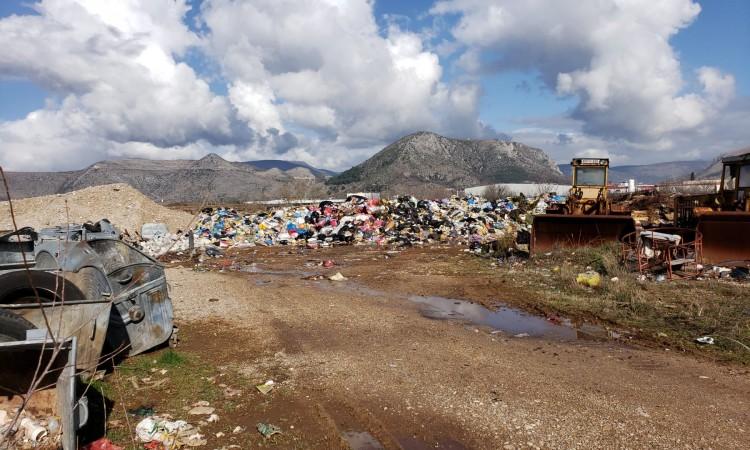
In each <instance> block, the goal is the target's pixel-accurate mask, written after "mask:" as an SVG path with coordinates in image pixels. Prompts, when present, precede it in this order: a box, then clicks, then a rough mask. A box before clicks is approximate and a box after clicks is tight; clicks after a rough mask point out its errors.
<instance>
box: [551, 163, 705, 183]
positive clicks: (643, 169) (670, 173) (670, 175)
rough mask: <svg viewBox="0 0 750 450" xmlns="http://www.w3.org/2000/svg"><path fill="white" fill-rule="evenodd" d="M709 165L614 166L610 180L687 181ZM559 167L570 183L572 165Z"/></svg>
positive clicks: (615, 181) (610, 172) (641, 181)
mask: <svg viewBox="0 0 750 450" xmlns="http://www.w3.org/2000/svg"><path fill="white" fill-rule="evenodd" d="M709 164H710V161H673V162H663V163H655V164H643V165H639V166H612V167H610V168H609V180H610V182H613V183H619V182H622V181H627V180H630V179H634V180H636V182H638V183H647V184H653V183H660V182H662V181H668V180H687V179H689V178H690V173H695V175H696V177H697V176H698V174H699V173H700V172H703V171H704V170H705V169H706V166H708V165H709ZM558 167H559V168H560V171H562V172H563V173H564V174H565V176H566V177H567V178H568V183H569V182H570V176H571V168H570V164H560V165H559V166H558Z"/></svg>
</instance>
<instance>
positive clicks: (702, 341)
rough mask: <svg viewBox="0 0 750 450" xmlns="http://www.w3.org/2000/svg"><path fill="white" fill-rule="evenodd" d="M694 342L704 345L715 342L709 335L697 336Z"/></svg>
mask: <svg viewBox="0 0 750 450" xmlns="http://www.w3.org/2000/svg"><path fill="white" fill-rule="evenodd" d="M695 342H697V343H699V344H704V345H714V343H715V341H714V338H712V337H711V336H701V337H699V338H697V339H696V340H695Z"/></svg>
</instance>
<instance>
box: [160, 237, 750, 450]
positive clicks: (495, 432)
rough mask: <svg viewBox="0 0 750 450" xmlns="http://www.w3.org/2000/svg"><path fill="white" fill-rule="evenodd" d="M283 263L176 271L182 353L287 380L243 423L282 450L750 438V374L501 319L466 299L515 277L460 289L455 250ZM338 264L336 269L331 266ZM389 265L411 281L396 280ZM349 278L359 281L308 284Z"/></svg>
mask: <svg viewBox="0 0 750 450" xmlns="http://www.w3.org/2000/svg"><path fill="white" fill-rule="evenodd" d="M275 252H276V253H273V252H266V253H265V254H252V253H250V254H248V255H247V256H245V257H238V258H235V259H234V262H233V263H232V264H233V267H232V269H233V270H229V269H230V268H229V267H227V269H228V270H227V272H226V273H217V272H196V271H194V270H191V269H190V268H189V267H174V268H170V269H169V270H168V273H167V274H168V279H169V280H170V284H171V286H172V298H173V301H174V305H175V310H176V320H177V321H178V322H179V323H180V324H181V335H182V336H183V344H182V345H183V347H182V348H184V349H185V350H186V351H190V352H194V353H197V354H198V355H200V356H201V358H203V359H204V360H206V361H210V362H211V363H212V364H214V365H215V366H216V367H217V368H218V370H224V369H227V370H230V369H231V370H233V371H238V372H239V373H241V374H243V376H244V377H246V379H247V382H248V383H253V384H255V383H260V382H263V381H265V380H267V379H273V380H274V381H275V382H276V388H275V389H274V391H273V392H272V393H271V394H269V395H268V396H265V397H252V398H250V399H249V400H248V401H247V402H245V403H243V404H242V406H241V407H238V411H237V414H236V416H235V417H233V418H232V419H231V420H234V421H236V422H238V423H239V425H241V426H244V427H254V426H255V423H256V422H257V421H258V420H264V421H268V422H272V423H276V424H279V425H280V426H281V427H282V428H283V429H284V438H283V439H284V440H282V441H280V442H277V445H275V446H276V447H277V448H336V447H341V448H347V446H350V447H352V448H355V449H367V448H403V449H426V448H449V449H451V448H452V449H463V448H477V449H495V448H677V447H680V448H743V447H745V445H746V444H747V442H748V438H749V437H750V376H749V375H748V371H747V369H746V368H743V367H740V366H736V365H735V366H727V365H718V364H715V363H712V362H710V361H707V360H702V359H701V358H696V357H695V356H688V355H680V354H675V352H674V351H673V350H669V349H664V348H662V349H644V348H639V347H635V346H632V345H628V344H627V343H623V342H622V341H616V340H611V339H610V340H608V339H603V340H602V339H588V337H589V335H588V334H587V333H580V332H576V330H574V329H572V328H570V327H561V326H557V325H555V324H551V323H549V321H545V320H544V319H537V318H534V317H529V316H526V315H523V314H520V313H518V312H517V311H514V310H512V309H508V310H505V312H504V313H503V315H501V316H494V315H491V316H488V315H487V314H486V312H487V311H486V310H483V309H482V310H481V311H480V310H477V309H476V308H477V307H476V306H472V305H467V304H464V303H462V302H460V301H454V300H453V299H454V298H460V299H465V300H475V301H478V302H482V303H484V304H492V303H493V299H503V298H505V299H507V298H510V297H513V296H514V295H519V296H521V295H523V292H522V291H521V290H519V289H518V288H517V287H515V286H509V285H508V286H506V284H505V283H504V282H503V278H504V277H503V274H502V272H496V273H494V274H490V275H486V274H480V275H479V276H476V277H472V278H470V283H457V282H456V280H455V279H454V278H450V277H447V276H446V275H445V273H444V272H445V271H446V270H447V271H450V270H452V269H451V268H456V267H457V265H460V264H461V261H462V260H461V258H460V255H458V256H456V253H455V252H454V253H452V255H453V256H445V257H444V258H437V257H436V258H434V261H433V260H427V261H426V260H424V259H422V260H418V259H414V260H412V259H411V258H412V256H410V253H409V252H401V253H397V252H394V253H387V252H384V251H377V250H363V249H354V250H345V251H341V252H335V251H331V252H328V253H326V252H325V251H322V252H320V253H316V254H304V255H297V254H294V252H292V254H289V255H286V256H278V257H276V256H273V255H275V254H278V253H280V252H279V250H275ZM447 255H451V253H447ZM329 257H333V258H335V259H336V263H337V265H336V267H334V268H331V269H323V268H321V267H319V266H318V265H317V261H316V260H315V259H316V258H317V259H320V260H322V259H325V258H329ZM390 259H396V260H399V261H400V262H401V264H402V266H403V267H409V270H408V271H406V270H403V271H401V272H399V271H389V272H384V271H382V264H381V263H382V262H383V261H384V260H390ZM412 261H413V263H412ZM336 272H341V273H342V274H343V275H344V276H346V277H347V278H348V280H346V281H340V282H333V281H329V280H327V279H323V280H314V279H304V278H314V275H316V274H323V275H325V276H329V275H331V274H333V273H336ZM407 272H408V274H410V275H409V276H408V277H407V276H406V274H407ZM433 296H443V297H445V298H432V297H433ZM451 305H454V306H453V307H452V306H451ZM435 317H438V318H446V317H448V318H456V319H457V320H439V319H435ZM488 317H489V319H488ZM461 319H463V320H461ZM467 319H468V321H467ZM472 321H473V322H474V323H472ZM545 322H546V323H545ZM243 421H244V422H245V423H242V422H243ZM743 443H744V444H743ZM255 445H264V443H263V441H260V443H259V444H258V443H256V444H255ZM265 445H268V446H271V447H273V446H274V445H271V444H270V443H265Z"/></svg>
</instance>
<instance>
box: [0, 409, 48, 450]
mask: <svg viewBox="0 0 750 450" xmlns="http://www.w3.org/2000/svg"><path fill="white" fill-rule="evenodd" d="M17 414H18V411H17V410H16V409H12V410H10V411H6V410H4V409H0V442H2V440H3V439H4V438H8V439H9V442H10V443H11V447H8V448H19V449H21V448H35V449H45V448H49V449H55V448H58V447H59V444H60V437H61V433H62V428H61V424H60V418H59V417H56V416H52V415H50V416H44V417H38V416H35V415H34V414H31V413H30V412H28V411H26V410H24V411H23V412H21V416H20V417H18V419H17V420H14V419H15V418H16V415H17Z"/></svg>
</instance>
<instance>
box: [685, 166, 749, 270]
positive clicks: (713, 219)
mask: <svg viewBox="0 0 750 450" xmlns="http://www.w3.org/2000/svg"><path fill="white" fill-rule="evenodd" d="M721 162H722V171H721V182H720V184H719V191H718V192H717V193H711V194H703V195H685V196H678V197H675V223H676V225H677V226H679V227H685V228H695V229H697V230H698V232H699V233H700V234H701V235H702V240H703V261H704V262H707V263H710V264H716V265H734V266H739V265H742V266H745V267H747V266H749V265H750V153H745V154H742V155H736V156H729V157H726V158H723V159H722V160H721Z"/></svg>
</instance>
